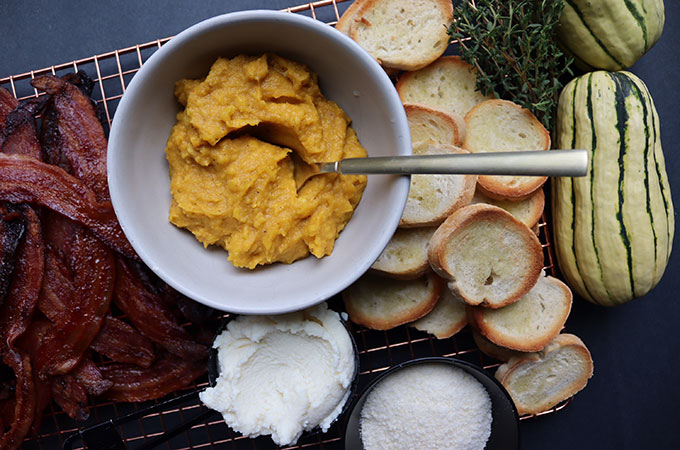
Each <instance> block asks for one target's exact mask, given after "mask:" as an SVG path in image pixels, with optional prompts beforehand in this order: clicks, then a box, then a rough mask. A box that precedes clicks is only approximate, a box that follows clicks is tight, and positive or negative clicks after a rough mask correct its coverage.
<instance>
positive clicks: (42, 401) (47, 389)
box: [0, 317, 52, 448]
mask: <svg viewBox="0 0 680 450" xmlns="http://www.w3.org/2000/svg"><path fill="white" fill-rule="evenodd" d="M51 326H52V324H51V323H50V322H49V321H48V320H45V319H42V318H39V319H37V320H36V318H35V317H34V320H33V321H32V322H31V324H30V325H29V327H28V329H27V330H26V332H25V333H24V334H22V335H21V336H20V337H19V338H18V339H17V342H16V344H17V347H18V348H19V349H21V351H24V352H26V353H27V354H28V355H29V356H30V357H31V360H32V361H33V360H35V355H36V354H37V352H38V349H39V348H40V343H41V342H42V341H43V339H44V338H45V335H46V334H47V330H48V329H49V328H50V327H51ZM33 386H34V388H35V398H36V401H35V414H34V416H33V419H32V420H31V422H32V424H31V432H32V433H34V434H37V433H38V432H39V431H40V422H41V420H42V416H43V412H44V410H45V408H47V405H49V404H50V402H51V401H52V383H51V382H44V381H41V380H40V379H39V378H38V374H36V373H35V370H33ZM0 448H1V447H0Z"/></svg>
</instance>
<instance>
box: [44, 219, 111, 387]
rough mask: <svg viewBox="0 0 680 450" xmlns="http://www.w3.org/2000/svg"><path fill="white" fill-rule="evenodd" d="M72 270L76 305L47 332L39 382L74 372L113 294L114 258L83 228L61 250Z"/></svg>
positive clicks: (95, 333)
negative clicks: (50, 376) (51, 376)
mask: <svg viewBox="0 0 680 450" xmlns="http://www.w3.org/2000/svg"><path fill="white" fill-rule="evenodd" d="M60 250H61V251H62V252H63V253H64V255H65V257H66V260H67V262H68V264H69V267H70V269H71V270H72V271H73V274H74V279H73V287H74V289H75V294H76V296H75V302H74V304H73V305H72V306H71V307H70V308H69V310H68V314H67V316H66V318H65V320H63V321H61V322H58V323H55V324H54V325H53V326H52V327H51V328H50V329H49V330H48V332H47V334H46V336H45V338H44V341H43V343H42V344H41V346H40V348H39V350H38V352H37V354H36V357H35V368H36V371H37V372H38V375H39V376H40V378H41V379H46V378H47V377H48V376H49V375H63V374H65V373H67V372H69V371H70V370H71V369H73V368H74V367H75V366H76V365H77V364H78V362H79V361H80V359H81V357H82V356H83V354H84V353H85V351H86V350H87V348H88V347H89V346H90V343H91V342H92V341H93V340H94V338H95V336H96V335H97V334H98V333H99V329H100V327H101V324H102V320H103V319H104V316H106V314H107V313H108V310H109V303H110V301H111V296H112V294H113V286H114V270H115V266H114V264H115V259H114V257H113V254H112V253H111V251H110V250H109V249H108V248H107V247H106V246H104V245H103V244H102V243H101V242H100V241H99V240H98V239H97V238H96V237H94V236H93V235H92V233H90V232H89V230H87V229H85V228H82V227H81V228H80V229H78V230H77V231H76V232H75V233H74V236H73V238H72V243H71V245H70V247H69V248H63V249H60Z"/></svg>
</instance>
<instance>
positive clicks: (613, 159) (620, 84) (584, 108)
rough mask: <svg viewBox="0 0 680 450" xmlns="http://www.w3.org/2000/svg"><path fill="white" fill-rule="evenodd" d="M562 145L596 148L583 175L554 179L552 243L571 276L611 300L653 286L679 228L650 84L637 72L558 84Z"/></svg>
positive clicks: (577, 287) (602, 300)
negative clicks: (645, 82)
mask: <svg viewBox="0 0 680 450" xmlns="http://www.w3.org/2000/svg"><path fill="white" fill-rule="evenodd" d="M556 146H557V148H585V149H588V150H589V151H590V164H589V168H588V173H587V174H586V176H585V177H580V178H556V179H553V180H552V208H553V230H554V241H555V242H554V244H555V251H556V255H557V260H558V264H559V267H560V269H561V271H562V274H563V276H564V278H565V280H566V281H567V283H568V284H569V286H570V287H571V288H572V289H573V290H574V291H575V292H576V293H578V294H579V295H580V296H581V297H583V298H585V299H587V300H589V301H591V302H593V303H597V304H601V305H605V306H613V305H618V304H621V303H625V302H627V301H629V300H632V299H633V298H637V297H641V296H643V295H645V294H646V293H647V292H649V291H650V290H651V289H652V288H653V287H654V286H656V284H657V283H658V282H659V280H660V279H661V277H662V276H663V273H664V270H665V268H666V264H667V263H668V258H669V257H670V254H671V246H672V243H673V233H674V230H675V221H674V215H673V202H672V199H671V190H670V186H669V184H668V176H667V175H666V166H665V163H664V156H663V151H662V149H661V139H660V136H659V116H658V115H657V112H656V108H655V107H654V102H653V101H652V97H651V95H650V94H649V91H648V90H647V86H645V84H644V83H643V82H642V80H640V79H639V78H638V77H636V76H635V75H633V74H632V73H629V72H605V71H597V72H591V73H587V74H585V75H583V76H580V77H577V78H575V79H574V80H572V81H571V82H569V83H568V84H567V85H566V86H565V87H564V89H563V91H562V93H561V94H560V99H559V105H558V111H557V140H556Z"/></svg>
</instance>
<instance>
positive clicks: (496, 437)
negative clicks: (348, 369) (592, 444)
mask: <svg viewBox="0 0 680 450" xmlns="http://www.w3.org/2000/svg"><path fill="white" fill-rule="evenodd" d="M427 363H442V364H451V365H452V366H455V367H458V368H459V369H462V370H464V371H465V372H467V373H469V374H470V375H472V376H473V377H475V379H477V381H479V382H480V383H482V385H483V386H484V387H485V388H486V391H487V392H488V393H489V397H490V398H491V415H492V421H491V435H490V436H489V440H488V441H487V443H486V450H515V449H518V448H519V415H518V414H517V408H515V404H514V403H513V401H512V398H511V397H510V394H508V392H507V391H506V390H505V388H504V387H503V385H501V384H500V382H498V380H496V379H495V378H494V377H493V376H491V375H489V374H488V373H486V372H485V371H484V370H483V369H482V368H480V367H478V366H476V365H474V364H470V363H468V362H466V361H462V360H460V359H455V358H445V357H431V358H418V359H412V360H410V361H406V362H403V363H401V364H397V365H396V366H393V367H390V368H389V369H388V370H386V371H385V372H383V373H382V374H381V375H380V376H378V377H377V378H376V379H375V380H373V381H371V383H370V384H369V385H368V386H367V387H366V388H365V389H364V391H363V392H362V393H361V395H360V396H359V397H358V398H357V399H356V401H355V402H354V403H353V404H352V409H351V410H350V411H351V412H350V414H349V416H348V418H347V421H346V424H345V450H362V449H363V448H364V447H363V444H362V442H361V424H360V420H361V410H362V408H363V406H364V403H365V402H366V398H367V397H368V394H369V393H370V392H371V390H372V389H373V388H374V387H375V386H376V385H377V384H378V383H379V382H380V381H381V380H383V379H385V377H388V376H389V375H391V374H392V373H394V372H396V371H397V370H400V369H402V368H404V367H408V366H412V365H415V364H427Z"/></svg>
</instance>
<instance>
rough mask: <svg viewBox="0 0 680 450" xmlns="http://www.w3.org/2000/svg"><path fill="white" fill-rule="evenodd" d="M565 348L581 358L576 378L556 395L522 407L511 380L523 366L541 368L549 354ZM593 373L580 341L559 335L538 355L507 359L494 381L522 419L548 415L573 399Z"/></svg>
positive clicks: (591, 363)
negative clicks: (505, 393)
mask: <svg viewBox="0 0 680 450" xmlns="http://www.w3.org/2000/svg"><path fill="white" fill-rule="evenodd" d="M566 347H571V348H572V350H574V351H576V352H577V353H578V354H580V357H581V361H582V363H583V366H582V367H580V369H581V370H580V374H579V376H578V377H577V378H576V379H574V380H572V382H571V383H570V384H568V385H565V386H564V387H563V388H562V389H561V390H559V391H557V392H555V393H554V394H553V395H552V396H551V397H544V398H542V399H541V401H540V402H537V403H535V404H524V403H522V402H521V401H519V393H515V392H513V390H512V385H511V381H512V377H513V376H515V373H516V372H517V370H518V369H519V368H520V367H522V366H524V365H526V364H541V363H542V362H543V361H544V360H545V359H546V357H547V356H548V355H549V354H550V353H552V352H555V351H559V350H561V349H563V348H566ZM593 371H594V365H593V359H592V357H591V355H590V351H588V348H587V347H586V345H585V344H584V343H583V341H582V340H581V339H579V338H578V336H575V335H573V334H569V333H562V334H559V335H558V336H557V337H555V339H553V340H552V342H550V343H549V344H548V345H547V346H546V347H545V348H544V349H543V350H542V351H540V352H535V353H527V354H525V355H521V356H515V357H512V358H510V359H509V360H508V362H506V363H505V364H502V365H501V366H499V367H498V370H497V371H496V374H495V377H496V379H497V380H498V381H499V382H500V383H501V384H502V385H503V386H504V387H505V388H506V389H507V390H508V392H509V393H510V395H511V396H512V397H513V400H514V401H515V406H516V407H517V412H518V413H519V414H520V415H525V414H538V413H541V412H543V411H547V410H548V409H550V408H552V407H554V406H555V405H557V404H559V403H560V402H562V401H564V400H566V399H568V398H569V397H571V396H573V395H575V394H576V393H578V392H579V391H581V390H582V389H583V388H584V387H585V386H586V384H587V383H588V380H589V379H590V378H591V377H592V376H593ZM513 394H514V395H513Z"/></svg>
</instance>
